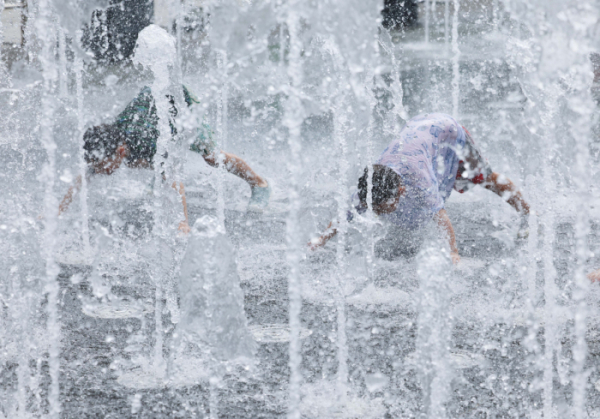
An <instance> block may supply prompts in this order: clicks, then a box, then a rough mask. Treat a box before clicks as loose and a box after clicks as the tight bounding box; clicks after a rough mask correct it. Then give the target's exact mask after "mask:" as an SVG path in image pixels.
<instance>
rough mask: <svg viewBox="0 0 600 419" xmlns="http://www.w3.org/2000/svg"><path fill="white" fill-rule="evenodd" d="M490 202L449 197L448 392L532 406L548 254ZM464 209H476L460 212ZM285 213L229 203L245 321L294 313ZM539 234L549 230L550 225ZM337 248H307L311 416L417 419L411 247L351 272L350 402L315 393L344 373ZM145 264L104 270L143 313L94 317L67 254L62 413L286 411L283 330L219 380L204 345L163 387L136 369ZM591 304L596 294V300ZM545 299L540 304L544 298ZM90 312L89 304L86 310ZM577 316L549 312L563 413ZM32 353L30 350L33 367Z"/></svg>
mask: <svg viewBox="0 0 600 419" xmlns="http://www.w3.org/2000/svg"><path fill="white" fill-rule="evenodd" d="M481 192H482V193H483V194H486V193H487V192H486V191H481ZM479 195H480V196H485V195H481V194H479ZM190 210H191V214H190V216H191V219H195V218H197V217H199V216H201V215H203V214H206V213H212V212H214V210H209V209H203V208H200V207H197V206H192V207H191V208H190ZM493 210H494V207H493V206H492V207H491V208H490V205H489V204H487V203H485V202H484V203H482V202H476V201H471V202H469V201H461V200H457V201H456V202H452V201H451V202H450V204H449V205H448V211H449V213H450V217H451V218H452V219H453V221H454V222H455V227H456V230H457V235H458V243H459V250H460V252H461V254H462V255H463V258H464V261H463V265H462V266H461V267H459V268H458V269H456V270H454V271H453V272H450V273H448V275H447V280H448V281H449V282H451V283H450V285H449V291H450V295H449V296H448V297H449V300H448V301H449V302H450V303H449V306H448V307H447V309H448V313H447V314H448V317H449V318H450V319H451V323H452V338H451V343H450V348H449V354H448V361H449V364H450V368H451V369H450V370H449V371H451V373H450V374H451V377H452V379H451V386H452V391H451V394H450V397H449V401H448V404H447V408H448V414H449V415H450V416H451V417H461V418H473V417H482V418H483V417H486V418H487V417H534V416H536V414H537V415H539V412H540V410H539V409H540V408H541V387H540V382H541V380H542V374H541V371H542V368H543V366H542V365H539V362H538V361H539V358H540V357H541V351H542V349H543V347H544V338H543V336H544V326H543V323H542V325H541V327H539V328H538V329H532V328H530V327H528V326H529V325H528V323H527V321H528V319H530V316H531V313H530V312H528V309H527V307H526V304H525V301H524V295H525V293H526V292H527V290H526V287H527V285H526V283H527V281H528V276H529V275H531V269H532V266H535V265H540V266H536V271H537V276H536V278H537V279H536V284H537V294H538V295H540V293H541V288H542V287H543V275H542V267H541V261H540V262H539V263H534V264H531V259H530V256H529V254H528V243H527V241H523V242H519V241H518V240H515V239H514V237H511V234H512V233H513V232H514V227H513V226H512V225H511V224H510V222H509V223H504V224H502V223H497V222H494V221H493V220H492V219H491V218H490V217H489V213H490V212H492V211H493ZM466 213H468V214H470V215H471V216H469V217H465V214H466ZM284 216H285V214H282V213H280V214H265V215H262V216H256V215H248V214H245V213H243V212H240V211H229V210H228V211H226V227H227V230H228V234H229V236H230V239H231V241H232V243H233V245H234V247H235V248H236V253H237V266H238V273H239V275H240V278H241V285H242V289H243V291H244V295H245V300H244V304H245V313H246V315H247V318H248V323H249V324H250V325H251V327H255V328H257V327H258V326H265V325H283V326H284V325H285V324H286V323H287V322H288V293H287V268H286V264H285V240H284V239H285V224H284ZM513 221H516V217H515V219H514V220H513ZM494 224H496V225H494ZM597 229H598V226H597V225H594V226H593V230H592V236H591V243H592V245H594V244H595V243H597V241H596V238H595V234H596V231H597ZM539 232H540V240H543V226H542V227H540V231H539ZM554 237H555V240H556V241H555V243H554V246H553V247H554V251H555V266H556V269H557V270H558V277H557V281H556V283H557V284H558V286H559V288H560V289H561V292H563V293H568V292H569V278H570V277H571V275H572V269H573V260H572V256H571V255H572V254H573V245H574V240H573V223H572V220H558V221H557V227H556V230H555V235H554ZM139 242H140V240H138V243H139ZM334 249H335V246H330V247H329V248H328V249H325V250H322V251H319V252H317V253H314V254H310V255H309V256H308V258H307V259H305V260H304V261H303V262H302V277H303V280H304V291H303V294H304V299H303V307H302V315H301V321H302V326H303V327H304V328H305V329H307V332H306V334H305V337H304V339H303V345H302V356H303V361H302V368H303V377H304V382H305V385H303V387H302V388H303V391H305V398H306V400H307V401H312V403H310V404H309V403H308V402H307V403H305V405H304V407H303V410H304V413H305V417H357V418H358V417H382V416H381V413H382V412H384V414H385V416H384V417H418V415H419V412H420V411H422V409H423V405H422V403H423V399H422V396H423V395H422V391H421V384H422V381H421V378H420V376H419V374H418V371H419V368H418V367H419V360H418V358H415V349H416V345H417V340H416V339H417V309H418V298H419V292H418V291H419V280H418V277H417V272H416V262H415V258H414V254H413V255H411V254H408V255H406V253H404V254H401V255H400V256H397V257H392V258H391V260H390V257H389V256H386V257H385V258H381V257H380V258H377V259H376V261H375V265H376V268H375V269H374V271H373V277H372V279H371V280H366V278H357V277H356V275H354V276H352V275H350V276H349V277H348V278H347V280H348V281H349V284H347V285H348V288H349V290H347V294H348V295H347V299H346V310H347V336H348V354H349V358H348V369H349V388H350V389H351V394H352V395H353V402H352V403H354V404H352V403H350V402H348V403H347V405H346V408H345V409H343V413H339V416H337V415H336V413H335V411H332V410H328V409H331V405H330V400H327V399H326V398H323V397H321V398H319V397H318V396H319V395H320V394H321V393H323V392H326V391H327V390H328V389H329V391H331V390H330V389H331V388H333V386H334V384H333V383H334V381H335V374H336V371H337V343H336V340H337V333H336V324H337V323H336V309H335V307H336V306H335V286H334V285H333V284H332V283H331V282H332V281H333V278H335V277H336V275H337V271H336V269H335V263H336V262H335V260H336V255H335V250H334ZM348 251H349V252H351V254H354V256H355V257H356V255H357V254H361V252H362V250H361V249H358V250H356V249H350V248H349V249H348ZM352 252H354V253H352ZM400 253H402V252H400ZM409 253H410V252H409ZM536 257H537V256H536ZM147 274H148V272H144V270H143V269H140V270H139V271H138V272H137V275H138V277H137V278H136V279H135V280H132V278H121V279H119V278H118V277H110V276H108V277H107V278H106V279H107V281H108V282H109V283H111V284H112V286H111V290H110V293H109V297H110V298H111V299H113V300H115V299H116V298H121V299H128V300H136V301H138V302H143V303H145V304H146V307H147V310H146V314H145V315H143V316H140V318H111V319H106V318H98V317H95V316H96V315H97V313H96V314H94V313H93V312H92V313H91V314H92V315H86V314H84V311H85V310H86V309H85V306H86V304H89V303H90V302H92V303H96V302H97V301H98V300H96V299H95V297H94V296H93V295H92V286H91V283H90V275H91V270H90V269H89V268H86V267H84V266H76V265H65V264H63V265H61V274H60V276H59V281H60V288H61V293H60V295H61V304H60V318H61V331H62V339H61V358H60V360H61V405H62V409H63V415H62V416H63V417H69V418H93V417H115V418H116V417H119V418H123V417H144V418H152V417H182V418H183V417H208V416H209V414H210V408H211V394H212V397H213V399H212V408H213V409H214V410H215V409H216V410H217V412H218V416H217V417H222V418H248V417H256V418H262V417H264V418H276V417H284V416H285V415H286V406H287V402H286V398H287V382H288V378H289V368H288V344H287V342H285V340H286V339H285V337H283V338H281V335H280V334H278V333H277V332H275V336H276V337H278V338H281V339H280V340H282V341H280V342H274V341H273V340H277V339H270V340H271V341H270V342H264V341H263V342H260V341H259V349H258V352H257V354H256V360H255V361H256V364H255V365H254V366H252V367H251V368H250V369H248V370H246V369H244V368H242V367H232V368H231V369H230V371H228V372H226V373H225V376H224V378H223V380H222V382H220V383H219V384H218V385H216V386H212V387H211V386H209V383H208V380H207V377H208V376H209V374H207V367H206V365H205V364H203V363H202V362H198V358H199V359H200V361H201V359H202V356H201V355H200V354H196V359H190V361H189V366H188V367H189V368H191V369H194V368H197V369H198V373H197V374H191V377H193V378H192V381H189V380H188V381H187V382H185V380H183V382H179V383H177V384H172V385H165V384H157V381H156V380H153V379H152V377H149V376H148V375H144V374H137V375H136V372H138V373H139V372H140V371H141V369H140V368H141V367H140V365H139V364H140V363H139V360H137V361H136V359H137V357H139V356H140V355H141V357H142V358H143V357H146V358H147V359H150V358H151V357H152V351H153V345H154V344H155V334H154V325H155V318H154V306H155V301H154V295H155V290H154V286H153V282H152V281H151V280H150V279H149V278H146V277H145V275H147ZM597 297H598V298H597V299H596V300H595V301H600V295H598V296H597ZM163 307H165V310H164V311H163V313H162V320H163V325H164V334H165V345H164V351H163V354H164V356H165V357H166V358H168V357H169V356H170V353H171V349H170V348H171V346H170V344H171V342H172V334H173V330H174V327H175V325H174V324H173V323H172V318H171V314H170V312H169V311H168V310H167V309H166V308H167V307H168V303H167V301H166V300H165V302H164V304H163ZM595 307H597V304H596V305H593V306H592V308H595ZM537 310H538V311H540V310H543V304H542V302H541V301H540V302H538V309H537ZM87 312H88V314H90V310H89V309H87ZM571 319H572V315H568V314H567V315H565V316H563V317H559V318H558V319H557V321H556V323H555V325H556V326H557V328H558V330H559V335H560V338H559V342H560V343H559V344H558V345H557V346H556V348H557V349H558V351H557V357H556V360H555V364H556V366H555V369H556V375H555V377H556V378H555V382H554V392H555V395H554V397H555V406H556V408H557V409H558V412H560V411H561V409H562V410H563V411H564V412H566V411H568V410H569V408H568V402H569V398H570V397H571V389H570V385H569V380H568V370H569V366H568V362H569V361H568V360H569V359H570V358H571V354H570V351H571V347H570V339H568V336H569V333H570V328H571V327H572V320H571ZM591 320H592V326H591V328H590V330H589V332H588V345H589V348H590V354H589V359H588V365H589V367H592V369H591V371H590V372H591V375H590V384H591V386H590V391H589V395H588V403H587V405H588V406H589V408H590V409H591V410H594V409H595V408H596V407H600V393H599V392H598V391H597V390H596V389H595V387H594V386H593V383H595V381H597V380H598V378H600V377H599V376H598V372H597V371H596V370H595V369H594V368H593V366H594V365H595V358H596V356H597V355H596V353H597V351H598V350H600V335H599V334H598V332H597V330H598V329H597V326H595V324H596V323H595V322H594V318H593V316H592V319H591ZM271 327H273V326H271ZM261 330H263V329H261ZM532 330H533V332H532ZM263 332H264V330H263ZM532 333H533V335H532ZM257 336H263V337H264V334H263V335H257ZM263 340H269V339H268V338H267V339H263ZM34 361H35V360H31V362H32V364H31V367H32V368H35V362H34ZM40 361H41V371H42V373H41V374H40V377H41V383H40V389H41V390H42V394H41V399H40V400H41V404H42V408H44V402H43V400H44V399H45V397H44V388H45V385H44V383H47V379H48V377H47V375H46V373H45V372H44V371H46V370H45V367H44V365H45V362H46V361H44V359H43V358H42V359H41V360H40ZM194 362H195V363H194ZM203 369H204V371H203ZM132 373H133V375H132ZM16 375H17V368H16V366H15V363H14V361H11V360H7V362H5V364H4V367H3V372H2V376H1V377H2V389H3V393H4V394H5V395H9V394H10V393H12V392H14V391H16V390H17V388H16V385H17V384H16V383H17V376H16ZM124 377H125V378H124ZM563 378H564V382H563V380H562V379H563ZM194 380H195V381H194ZM194 382H195V384H194ZM30 397H31V399H30V402H29V403H30V406H31V407H34V406H35V404H36V403H39V401H36V399H35V397H33V395H30ZM5 400H6V399H5ZM9 404H10V403H9ZM32 410H33V409H32ZM5 412H6V413H9V412H8V411H6V410H5ZM332 412H333V413H332ZM536 412H537V413H536ZM213 414H214V413H213ZM328 415H331V416H328ZM378 415H379V416H378ZM563 417H564V416H563Z"/></svg>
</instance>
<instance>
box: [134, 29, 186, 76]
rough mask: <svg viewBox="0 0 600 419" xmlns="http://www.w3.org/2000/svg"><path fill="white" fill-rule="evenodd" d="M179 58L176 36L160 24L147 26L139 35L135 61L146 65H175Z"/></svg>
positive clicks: (151, 66) (150, 66)
mask: <svg viewBox="0 0 600 419" xmlns="http://www.w3.org/2000/svg"><path fill="white" fill-rule="evenodd" d="M176 60H177V49H176V47H175V38H174V37H172V36H171V35H169V33H168V32H167V31H166V30H164V29H163V28H161V27H160V26H158V25H154V24H152V25H148V26H146V27H145V28H144V29H143V30H142V31H141V32H140V33H139V35H138V39H137V44H136V46H135V53H134V57H133V62H134V63H136V64H141V65H143V66H144V67H148V68H153V67H154V66H155V65H170V66H173V65H174V64H175V62H176Z"/></svg>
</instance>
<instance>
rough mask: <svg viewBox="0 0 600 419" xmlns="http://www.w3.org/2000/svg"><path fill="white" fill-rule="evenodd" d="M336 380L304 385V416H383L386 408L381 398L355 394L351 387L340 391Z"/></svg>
mask: <svg viewBox="0 0 600 419" xmlns="http://www.w3.org/2000/svg"><path fill="white" fill-rule="evenodd" d="M337 389H338V385H337V384H336V383H335V382H330V381H321V382H317V383H314V384H308V383H304V384H303V385H302V402H301V405H300V410H301V412H302V417H303V418H311V419H313V418H314V419H321V418H340V419H342V418H352V419H355V418H360V419H380V418H383V417H384V415H385V413H386V409H385V406H384V405H383V402H382V400H381V399H378V398H375V399H371V398H368V397H360V396H358V395H355V394H354V393H353V392H352V391H350V390H349V389H345V390H344V391H341V392H339V391H338V390H337Z"/></svg>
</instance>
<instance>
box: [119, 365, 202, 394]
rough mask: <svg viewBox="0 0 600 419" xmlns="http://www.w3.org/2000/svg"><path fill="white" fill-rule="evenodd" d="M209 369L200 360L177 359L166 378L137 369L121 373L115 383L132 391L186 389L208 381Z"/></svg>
mask: <svg viewBox="0 0 600 419" xmlns="http://www.w3.org/2000/svg"><path fill="white" fill-rule="evenodd" d="M209 377H210V368H209V365H208V363H207V362H206V361H205V360H203V359H200V358H193V357H182V358H178V359H177V360H176V361H175V362H174V365H173V372H172V373H171V374H170V375H169V376H166V377H162V374H159V373H157V372H156V371H153V370H152V369H150V368H148V369H146V368H142V367H137V368H134V369H131V370H129V371H126V372H124V373H122V374H121V375H120V376H119V377H118V378H117V382H118V383H119V384H121V385H122V386H124V387H128V388H133V389H140V390H141V389H150V388H165V387H188V386H194V385H198V384H201V383H205V382H207V381H208V378H209Z"/></svg>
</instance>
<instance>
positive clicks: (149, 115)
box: [59, 25, 271, 230]
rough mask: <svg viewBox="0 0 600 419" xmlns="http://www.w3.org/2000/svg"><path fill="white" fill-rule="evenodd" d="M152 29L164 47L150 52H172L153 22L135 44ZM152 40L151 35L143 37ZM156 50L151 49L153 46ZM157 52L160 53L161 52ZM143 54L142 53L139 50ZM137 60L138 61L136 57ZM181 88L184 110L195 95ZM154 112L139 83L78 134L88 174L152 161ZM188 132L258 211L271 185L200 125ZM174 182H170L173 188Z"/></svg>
mask: <svg viewBox="0 0 600 419" xmlns="http://www.w3.org/2000/svg"><path fill="white" fill-rule="evenodd" d="M156 31H159V32H161V33H160V35H164V36H161V37H160V38H161V39H163V41H165V40H166V41H165V42H163V43H164V45H161V46H160V48H158V49H156V51H154V52H155V53H156V54H165V53H166V52H169V53H170V54H172V55H173V56H174V55H175V51H174V45H175V42H174V40H172V39H171V37H170V35H169V34H168V33H167V32H166V31H165V30H164V29H161V28H159V27H157V26H156V25H150V26H148V27H147V28H146V29H144V30H143V31H141V32H140V34H139V37H138V43H137V46H136V54H137V49H138V48H137V47H138V46H139V45H140V44H141V45H154V44H156V43H157V42H150V41H153V40H154V41H156V40H155V39H154V38H156ZM147 38H152V39H150V40H149V39H147ZM153 48H156V47H153ZM161 51H162V52H161ZM142 55H143V53H142ZM142 61H143V60H142ZM181 88H182V90H183V98H184V100H185V103H186V105H187V106H188V108H190V107H192V106H193V105H195V104H198V103H199V101H198V99H196V98H195V96H194V95H193V94H192V93H190V91H189V90H188V89H187V88H186V87H185V86H181ZM166 99H167V100H168V102H169V104H170V108H169V126H170V130H171V136H172V137H175V136H176V135H177V128H176V126H175V125H176V124H175V118H176V117H177V115H178V113H179V110H178V109H177V106H176V103H175V98H174V97H172V96H167V97H166ZM158 122H159V119H158V114H157V109H156V103H155V98H154V97H153V95H152V91H151V89H150V88H149V87H144V88H143V89H142V91H141V92H140V93H139V94H138V95H137V97H136V98H135V99H133V100H132V101H131V102H130V103H129V105H127V107H126V108H125V109H124V110H123V112H121V113H120V114H119V116H118V117H117V119H116V121H115V122H114V123H112V124H105V125H101V126H97V127H92V128H90V129H88V131H87V132H86V133H85V135H84V148H85V150H86V154H85V159H86V162H87V163H88V165H90V171H89V172H88V174H89V175H93V174H104V175H110V174H112V173H113V172H114V171H115V170H117V169H118V168H119V167H120V166H121V164H122V163H123V162H124V161H125V162H126V163H127V165H128V166H130V167H136V168H151V167H152V165H153V159H154V155H155V154H156V142H157V139H158V137H159V130H158ZM198 125H199V126H197V127H195V131H194V132H193V133H192V134H193V135H192V138H191V140H190V144H189V148H190V150H191V151H194V152H196V153H199V154H200V155H202V157H203V158H204V161H206V162H207V163H208V164H209V165H211V166H213V167H218V166H219V164H221V163H222V164H223V165H224V167H225V168H226V169H227V171H228V172H230V173H232V174H234V175H236V176H238V177H240V178H241V179H243V180H245V181H246V182H247V183H248V185H249V186H250V188H251V190H252V196H251V198H250V203H249V205H248V210H250V211H262V210H264V209H265V208H266V207H267V206H268V205H269V199H270V195H271V188H270V186H269V185H268V183H267V181H266V180H265V179H264V178H262V177H260V176H258V175H257V174H256V173H255V172H254V171H253V170H252V169H251V168H250V166H248V164H247V163H246V162H245V161H244V160H242V159H241V158H239V157H237V156H235V155H233V154H230V153H227V152H224V151H222V150H217V149H216V145H215V142H214V141H213V139H212V132H211V130H210V127H209V126H208V125H207V124H205V123H199V124H198ZM176 186H177V185H175V184H174V185H173V187H176ZM80 187H81V178H80V177H79V178H78V179H77V180H76V182H75V185H74V187H71V188H70V189H69V192H68V193H67V195H66V196H65V198H64V199H63V201H62V202H61V204H60V208H59V214H60V213H62V212H63V211H65V210H66V209H67V207H68V206H69V204H70V203H71V201H72V199H73V194H74V192H75V191H76V190H79V189H80ZM178 190H179V192H180V194H181V196H182V200H183V205H184V214H185V217H186V221H185V226H184V225H183V224H182V227H181V228H183V229H184V230H185V229H186V228H188V227H186V226H187V209H186V204H185V191H184V187H183V184H181V183H180V184H179V189H178Z"/></svg>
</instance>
